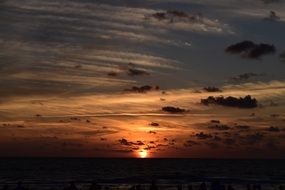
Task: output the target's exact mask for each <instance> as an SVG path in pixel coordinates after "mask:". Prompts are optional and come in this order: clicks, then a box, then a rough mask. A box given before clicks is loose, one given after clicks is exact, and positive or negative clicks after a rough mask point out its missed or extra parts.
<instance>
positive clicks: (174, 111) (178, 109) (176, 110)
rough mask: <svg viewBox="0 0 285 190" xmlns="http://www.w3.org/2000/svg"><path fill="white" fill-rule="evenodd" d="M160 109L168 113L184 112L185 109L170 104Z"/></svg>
mask: <svg viewBox="0 0 285 190" xmlns="http://www.w3.org/2000/svg"><path fill="white" fill-rule="evenodd" d="M162 111H165V112H168V113H184V112H186V110H185V109H182V108H178V107H172V106H166V107H163V108H162Z"/></svg>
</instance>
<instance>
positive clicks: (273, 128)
mask: <svg viewBox="0 0 285 190" xmlns="http://www.w3.org/2000/svg"><path fill="white" fill-rule="evenodd" d="M265 131H269V132H280V129H279V128H278V127H272V126H271V127H268V128H266V129H265Z"/></svg>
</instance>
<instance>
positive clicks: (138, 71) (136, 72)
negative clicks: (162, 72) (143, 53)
mask: <svg viewBox="0 0 285 190" xmlns="http://www.w3.org/2000/svg"><path fill="white" fill-rule="evenodd" d="M128 75H130V76H136V75H150V74H149V73H148V72H147V71H145V70H142V69H134V68H130V69H128Z"/></svg>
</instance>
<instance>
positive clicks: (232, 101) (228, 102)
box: [201, 95, 257, 108]
mask: <svg viewBox="0 0 285 190" xmlns="http://www.w3.org/2000/svg"><path fill="white" fill-rule="evenodd" d="M201 103H202V104H203V105H206V106H208V105H209V104H216V105H222V106H228V107H237V108H256V107H257V100H256V99H255V98H251V96H250V95H248V96H245V97H244V98H242V97H240V98H235V97H232V96H229V97H226V98H224V97H223V96H220V97H213V96H209V97H208V98H207V99H201Z"/></svg>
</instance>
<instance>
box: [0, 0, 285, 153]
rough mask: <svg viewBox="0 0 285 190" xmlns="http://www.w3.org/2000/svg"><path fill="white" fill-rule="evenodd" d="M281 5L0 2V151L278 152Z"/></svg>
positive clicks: (284, 83)
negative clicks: (230, 101) (246, 99)
mask: <svg viewBox="0 0 285 190" xmlns="http://www.w3.org/2000/svg"><path fill="white" fill-rule="evenodd" d="M284 10H285V2H284V1H283V0H215V1H213V0H2V1H0V56H1V60H0V87H1V88H0V156H48V157H59V156H64V157H69V156H71V157H149V158H152V157H189V158H285V36H284V34H285V11H284ZM247 95H250V96H251V99H250V100H252V101H254V100H256V105H254V106H248V102H246V103H244V101H245V99H243V98H245V97H246V96H247ZM209 96H213V97H214V99H215V98H217V97H220V96H223V97H224V98H223V99H224V100H225V101H224V102H223V103H221V102H220V101H218V100H217V99H215V100H212V101H210V102H209V104H206V103H203V101H202V102H201V100H202V99H204V100H205V99H206V100H209V99H207V98H208V97H209ZM230 96H231V97H234V98H237V99H235V100H237V103H235V104H232V103H229V102H228V101H227V100H228V99H227V97H230ZM240 98H242V99H240ZM250 103H252V102H250Z"/></svg>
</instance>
